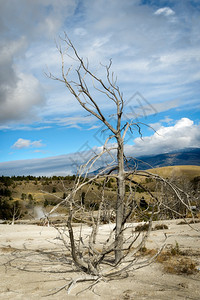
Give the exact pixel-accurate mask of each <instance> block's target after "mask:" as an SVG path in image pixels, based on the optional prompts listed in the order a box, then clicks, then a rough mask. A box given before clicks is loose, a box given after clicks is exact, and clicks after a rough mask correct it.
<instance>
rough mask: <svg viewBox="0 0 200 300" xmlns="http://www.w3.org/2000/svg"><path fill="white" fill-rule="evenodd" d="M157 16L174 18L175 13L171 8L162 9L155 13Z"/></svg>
mask: <svg viewBox="0 0 200 300" xmlns="http://www.w3.org/2000/svg"><path fill="white" fill-rule="evenodd" d="M154 14H155V15H164V16H167V17H168V16H173V15H174V14H175V12H174V11H173V10H172V9H171V8H170V7H162V8H159V9H157V10H156V11H155V13H154Z"/></svg>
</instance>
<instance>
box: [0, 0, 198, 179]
mask: <svg viewBox="0 0 200 300" xmlns="http://www.w3.org/2000/svg"><path fill="white" fill-rule="evenodd" d="M0 15H1V17H0V105H1V109H0V141H1V142H0V143H1V147H0V175H2V174H3V175H14V174H15V175H19V174H22V173H23V174H25V175H27V174H33V175H52V174H70V173H71V172H72V169H73V168H72V166H71V164H70V163H71V161H73V160H74V159H75V160H76V161H80V162H81V160H82V158H80V156H79V158H78V156H77V155H76V154H74V153H75V152H78V153H80V152H81V151H82V150H85V151H92V150H91V149H93V148H94V149H97V148H98V147H100V146H101V143H100V142H101V141H102V142H103V140H104V138H105V134H101V129H102V127H101V126H102V125H101V124H100V123H99V122H97V121H96V120H95V119H93V118H91V117H88V115H87V113H86V112H84V111H83V109H82V108H81V107H80V106H79V105H78V103H77V102H76V100H75V99H73V97H72V96H71V95H70V94H69V92H68V91H67V89H66V88H65V86H64V85H63V84H62V83H60V82H56V81H53V80H50V79H49V78H47V76H45V72H48V70H50V71H51V72H52V73H53V74H55V75H56V76H60V74H61V61H60V57H59V53H58V51H57V49H56V45H55V40H56V41H57V42H58V43H61V45H62V46H63V47H64V46H65V45H63V44H62V42H61V41H60V40H59V36H63V32H64V31H66V32H67V34H68V36H69V37H70V38H71V40H72V42H73V43H74V45H75V46H76V48H77V50H78V51H79V53H80V55H81V57H83V58H85V59H86V58H88V60H89V63H90V67H91V69H92V71H93V72H94V73H95V74H98V75H99V76H102V78H105V72H104V68H103V67H102V66H101V64H100V63H102V64H108V62H109V59H110V58H112V61H113V65H112V71H113V72H114V73H115V74H116V75H117V79H118V85H119V86H120V89H121V91H122V92H123V95H124V99H125V100H126V101H127V106H126V111H125V112H126V117H131V118H132V117H133V116H137V120H139V121H142V122H145V123H146V124H148V125H150V126H152V127H153V128H154V129H155V130H157V131H158V132H159V135H155V133H154V132H153V131H152V130H149V129H148V128H147V127H143V128H142V130H143V140H140V139H139V138H138V135H137V133H134V135H133V136H132V137H130V138H128V141H127V145H126V151H127V153H128V154H130V155H132V156H138V155H148V154H157V153H163V152H168V151H174V150H178V149H183V148H185V147H200V130H199V126H200V117H199V116H200V114H199V112H200V101H199V100H200V99H199V98H200V84H199V83H200V34H199V32H200V2H199V0H182V1H180V0H173V1H170V0H169V1H163V0H160V1H150V0H146V1H145V0H143V1H142V0H124V1H121V0H115V1H111V0H109V1H108V0H107V1H106V0H96V1H94V0H85V1H78V0H56V1H54V0H29V1H27V0H7V1H0ZM72 63H73V61H71V60H70V58H69V57H67V56H66V66H68V65H69V66H70V65H71V64H72ZM72 78H73V73H72ZM95 100H97V102H98V103H99V105H100V106H101V107H102V109H103V111H104V113H105V115H106V116H107V118H109V116H110V115H111V114H112V112H113V107H112V104H111V103H110V102H109V100H107V99H105V98H103V97H102V95H98V93H96V92H95ZM51 163H52V164H51ZM56 164H57V165H58V166H59V167H57V168H56ZM14 166H16V168H14ZM31 166H32V167H31ZM33 166H34V167H33ZM41 166H42V167H41Z"/></svg>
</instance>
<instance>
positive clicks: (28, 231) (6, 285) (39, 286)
mask: <svg viewBox="0 0 200 300" xmlns="http://www.w3.org/2000/svg"><path fill="white" fill-rule="evenodd" d="M38 217H39V216H38ZM179 222H180V220H173V221H162V222H154V224H153V226H155V224H157V223H164V224H166V225H167V226H168V229H166V230H157V231H152V232H151V235H150V237H149V239H148V241H147V242H146V248H147V249H155V248H159V247H160V246H161V245H162V243H163V241H164V240H165V235H166V236H167V240H166V244H167V245H166V247H170V245H172V246H175V244H176V242H177V243H178V245H179V248H180V249H181V250H187V251H188V253H191V258H192V259H193V260H194V261H195V262H196V264H197V269H199V270H200V223H196V224H193V225H192V227H193V228H191V227H190V226H188V225H178V223H179ZM137 225H138V224H137ZM110 226H111V225H101V226H100V229H99V237H100V240H101V241H103V240H104V239H105V238H106V236H107V235H108V233H109V230H110ZM135 226H136V224H129V227H130V229H128V231H127V233H126V234H127V235H130V233H131V232H132V231H133V229H134V227H135ZM77 229H78V227H77V225H76V227H75V230H77ZM194 229H197V230H194ZM83 230H84V234H85V237H86V236H87V234H88V233H89V232H90V231H91V228H90V227H87V226H83ZM60 253H61V254H62V255H64V254H65V253H67V251H66V249H65V248H64V246H63V245H62V242H61V241H60V240H59V235H58V232H57V231H56V230H55V229H54V228H53V227H45V226H37V225H5V224H0V299H2V300H6V299H15V300H16V299H20V300H27V299H30V300H31V299H35V300H36V299H37V300H38V299H45V298H43V297H44V296H45V295H47V294H51V293H53V292H55V291H56V289H59V288H61V287H62V286H64V285H66V284H67V280H70V279H73V278H78V277H80V276H81V274H80V273H79V274H78V273H77V272H75V271H73V269H72V267H70V266H69V265H67V264H65V262H64V260H62V259H59V257H60ZM9 260H10V265H8V264H7V265H4V263H5V262H8V261H9ZM89 284H90V283H88V282H87V283H80V284H77V285H75V286H74V288H73V289H72V290H71V292H70V294H69V295H67V292H66V289H63V290H61V291H60V292H59V293H57V294H55V295H51V296H48V297H46V299H50V300H51V299H56V300H60V299H69V300H70V299H104V300H106V299H109V300H123V299H124V300H125V299H127V300H128V299H130V300H131V299H134V300H135V299H136V300H137V299H138V300H140V299H152V300H153V299H159V300H162V299H166V300H168V299H170V300H171V299H174V300H175V299H176V300H177V299H195V300H197V299H200V271H197V273H196V274H192V275H186V274H185V275H184V274H182V275H176V274H169V273H166V272H165V271H164V268H163V265H162V264H160V263H152V264H151V265H149V266H147V267H144V268H141V269H138V270H136V271H133V272H132V273H131V274H130V276H129V277H127V278H123V279H119V278H116V279H115V280H112V281H109V282H108V281H100V282H99V283H98V284H97V285H96V286H95V287H94V288H93V291H91V290H86V291H83V292H82V293H80V294H78V295H76V294H77V293H78V292H80V291H82V290H83V289H84V288H86V287H87V286H88V285H89Z"/></svg>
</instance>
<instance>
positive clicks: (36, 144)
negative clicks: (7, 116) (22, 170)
mask: <svg viewBox="0 0 200 300" xmlns="http://www.w3.org/2000/svg"><path fill="white" fill-rule="evenodd" d="M43 146H44V145H43V144H42V143H41V140H40V141H31V140H26V139H22V138H19V139H18V140H17V141H16V142H15V143H14V145H12V148H14V149H23V148H30V147H32V148H40V147H43Z"/></svg>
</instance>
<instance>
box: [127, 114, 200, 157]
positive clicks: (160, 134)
mask: <svg viewBox="0 0 200 300" xmlns="http://www.w3.org/2000/svg"><path fill="white" fill-rule="evenodd" d="M189 147H200V126H199V125H194V122H193V121H192V120H190V119H188V118H182V119H180V120H178V121H177V122H176V124H175V125H174V126H168V127H165V126H161V127H160V128H159V129H158V130H157V132H156V133H154V134H153V135H152V136H149V137H144V138H143V139H142V140H141V139H140V138H136V139H135V140H134V146H130V145H127V146H126V151H127V152H128V153H129V154H131V153H132V154H134V155H135V156H142V155H149V154H150V155H152V154H160V153H167V152H171V151H176V150H179V149H184V148H189Z"/></svg>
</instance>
